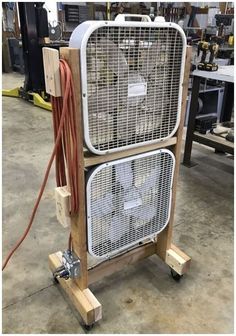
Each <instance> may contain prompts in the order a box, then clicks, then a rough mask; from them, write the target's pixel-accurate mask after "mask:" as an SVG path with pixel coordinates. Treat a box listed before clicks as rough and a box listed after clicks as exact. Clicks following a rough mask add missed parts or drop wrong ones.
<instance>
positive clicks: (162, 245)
mask: <svg viewBox="0 0 236 336" xmlns="http://www.w3.org/2000/svg"><path fill="white" fill-rule="evenodd" d="M191 55H192V47H189V46H188V47H187V51H186V58H185V69H184V80H183V91H182V105H181V117H180V124H179V127H178V130H177V132H176V137H177V142H176V145H175V146H174V150H173V153H174V155H175V159H176V164H175V172H174V178H173V186H172V202H171V213H170V220H169V223H168V225H167V227H166V228H165V229H164V230H163V231H162V232H161V233H160V235H159V236H158V241H157V254H158V255H159V257H160V258H161V259H162V260H164V261H165V259H166V251H167V250H168V249H169V248H170V246H171V242H172V232H173V223H174V213H175V205H176V191H177V182H178V177H179V166H180V155H181V145H182V136H183V127H184V120H185V111H186V103H187V96H188V83H189V74H190V67H191Z"/></svg>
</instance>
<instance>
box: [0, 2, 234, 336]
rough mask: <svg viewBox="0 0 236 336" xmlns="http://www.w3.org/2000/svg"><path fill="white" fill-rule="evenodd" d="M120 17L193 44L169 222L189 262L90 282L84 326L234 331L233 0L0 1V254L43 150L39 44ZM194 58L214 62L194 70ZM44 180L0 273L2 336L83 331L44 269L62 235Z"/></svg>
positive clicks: (61, 41) (48, 118) (47, 123)
mask: <svg viewBox="0 0 236 336" xmlns="http://www.w3.org/2000/svg"><path fill="white" fill-rule="evenodd" d="M43 8H44V9H46V15H45V11H44V10H42V9H43ZM121 13H127V14H128V13H129V14H146V15H149V16H150V18H151V19H152V20H154V19H155V18H156V17H157V16H162V17H164V19H165V21H167V22H168V21H170V22H175V23H178V24H179V25H180V26H181V27H182V28H183V30H184V32H185V34H186V37H187V43H188V45H191V46H192V48H193V52H192V62H191V63H192V65H191V75H190V80H189V90H188V101H187V109H186V118H185V131H184V138H183V143H182V157H181V167H180V178H179V181H178V191H177V205H176V213H175V225H174V241H175V243H176V244H177V245H178V247H180V248H183V249H184V251H185V252H186V253H187V254H188V255H190V256H191V258H192V263H191V268H190V270H189V272H188V273H187V274H186V275H184V276H183V278H182V279H181V281H179V282H175V281H174V280H173V279H172V277H171V275H170V272H169V269H168V266H167V265H165V264H163V263H162V262H161V261H160V260H159V259H157V258H154V256H152V257H149V258H148V259H146V260H143V261H140V262H139V263H137V264H134V265H132V266H127V267H126V268H125V269H124V270H122V271H120V272H118V273H115V274H113V275H111V276H109V277H107V278H104V279H103V280H101V281H99V282H97V283H96V284H94V285H92V286H91V288H92V290H93V292H94V293H95V294H96V297H97V298H98V299H99V301H100V302H102V303H103V319H102V320H101V321H100V322H99V323H98V324H96V325H95V326H94V328H93V329H92V330H91V331H89V332H90V333H98V334H99V333H156V334H158V333H219V334H221V333H233V332H234V323H233V315H234V307H233V305H234V301H233V297H234V291H233V273H234V268H233V264H234V262H233V260H234V258H233V234H234V230H233V211H234V207H233V199H234V197H233V190H234V156H233V155H234V122H233V120H234V118H233V108H234V96H233V91H234V72H233V65H234V2H132V3H131V2H109V3H106V2H89V3H86V2H58V3H56V2H53V1H46V2H45V3H39V2H38V3H37V2H35V3H33V2H32V3H30V2H27V3H26V2H23V3H16V2H3V3H2V14H3V15H2V65H3V75H2V88H3V92H2V93H3V98H2V113H3V117H2V125H3V146H2V155H3V158H2V160H3V165H2V166H3V180H2V181H3V182H2V183H3V190H2V193H3V229H2V233H3V258H4V257H5V256H6V255H7V253H8V251H9V250H10V249H11V248H12V246H13V245H14V244H15V242H16V241H17V239H18V238H19V237H20V236H21V234H22V232H23V231H24V229H25V227H26V225H27V223H28V220H29V216H30V213H31V210H32V207H33V204H34V201H35V199H36V196H37V194H38V191H39V188H40V185H41V182H42V178H43V174H44V171H45V169H46V165H47V162H48V160H49V157H50V154H51V151H52V148H53V141H54V138H53V130H52V114H51V111H50V109H51V107H50V101H49V97H48V95H47V94H46V93H45V83H44V70H43V63H42V47H44V46H49V47H52V48H56V49H59V48H60V47H61V46H68V41H69V38H70V35H71V33H72V31H73V30H74V29H75V28H76V27H77V26H78V25H79V24H80V23H82V22H84V21H86V20H114V18H115V17H116V15H118V14H121ZM23 25H24V26H27V29H25V30H24V31H21V26H23ZM26 48H28V50H29V51H30V52H28V53H27V54H24V50H25V49H26ZM204 57H206V59H204ZM201 64H202V65H203V66H208V68H210V69H211V70H214V69H212V68H214V67H215V66H217V67H218V68H219V70H218V71H209V72H208V73H209V74H207V75H206V74H205V71H203V72H204V75H203V72H202V75H201V73H200V72H201V71H202V70H204V69H202V70H201V69H199V67H201ZM205 70H206V69H205ZM196 71H197V73H196ZM194 72H195V73H194ZM54 188H55V173H54V169H52V171H51V173H50V176H49V182H48V184H47V187H46V190H45V193H44V195H43V198H42V201H41V204H40V207H39V210H38V213H37V216H36V218H35V222H34V224H33V226H32V229H31V231H30V233H29V235H28V237H27V238H26V240H25V241H24V243H23V245H22V246H21V247H20V248H19V250H18V251H17V252H16V254H15V255H14V257H13V258H12V260H11V261H10V263H9V265H8V267H7V268H6V270H5V271H4V273H3V278H2V279H3V282H2V286H3V302H2V305H3V322H2V332H3V333H4V334H9V333H10V334H17V333H85V332H86V333H87V332H88V331H86V330H84V328H83V326H81V317H80V315H79V314H78V312H77V311H76V309H75V308H74V307H73V306H72V304H71V303H70V302H69V300H68V298H67V297H66V295H65V294H64V293H63V292H62V290H60V289H59V286H57V284H56V283H55V282H54V281H53V279H52V275H51V272H50V270H49V268H48V255H49V254H50V253H52V252H54V251H58V250H62V249H65V248H66V246H67V239H68V230H67V229H65V228H63V227H62V226H60V224H59V223H58V221H57V218H56V212H55V200H54Z"/></svg>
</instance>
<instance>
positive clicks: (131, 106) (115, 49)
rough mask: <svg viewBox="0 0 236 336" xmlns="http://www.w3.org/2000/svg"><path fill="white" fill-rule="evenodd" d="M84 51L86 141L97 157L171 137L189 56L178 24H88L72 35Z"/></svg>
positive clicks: (72, 42)
mask: <svg viewBox="0 0 236 336" xmlns="http://www.w3.org/2000/svg"><path fill="white" fill-rule="evenodd" d="M69 46H70V47H72V48H79V49H80V56H81V84H82V108H83V122H84V140H85V144H86V146H87V148H88V149H89V150H90V151H91V152H93V153H95V154H106V153H110V152H115V151H120V150H125V149H128V148H132V147H137V146H141V145H145V144H150V143H154V142H158V141H161V140H164V139H166V138H168V137H171V136H172V135H173V134H174V133H175V131H176V130H177V127H178V124H179V116H180V109H181V94H182V81H183V72H184V60H185V52H186V38H185V35H184V32H183V30H182V29H181V28H180V27H179V26H178V25H177V24H174V23H166V22H163V23H158V22H134V21H130V22H128V21H126V22H118V21H87V22H83V23H82V24H80V25H79V26H78V27H77V28H76V29H75V30H74V31H73V33H72V35H71V38H70V43H69Z"/></svg>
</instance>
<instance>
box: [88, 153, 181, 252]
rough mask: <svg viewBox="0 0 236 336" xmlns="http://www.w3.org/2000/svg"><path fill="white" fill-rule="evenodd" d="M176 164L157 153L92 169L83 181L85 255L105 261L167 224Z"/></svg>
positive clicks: (170, 156) (165, 155)
mask: <svg viewBox="0 0 236 336" xmlns="http://www.w3.org/2000/svg"><path fill="white" fill-rule="evenodd" d="M174 165H175V158H174V155H173V153H172V152H171V151H169V150H167V149H161V150H156V151H152V152H148V153H144V154H139V155H136V156H133V157H129V158H124V159H119V160H117V161H113V162H109V163H104V164H101V165H99V166H97V167H96V168H95V169H94V170H93V171H92V172H90V173H89V177H88V181H87V192H86V194H87V232H88V251H89V253H90V254H91V255H92V256H94V257H110V256H112V255H115V254H118V253H120V252H121V251H122V250H127V249H128V248H129V247H132V246H134V245H135V244H137V243H139V242H142V241H143V240H145V239H148V238H151V239H152V238H155V237H156V235H157V234H158V233H160V232H161V231H162V230H163V229H164V228H165V226H166V225H167V223H168V220H169V213H170V205H171V190H172V179H173V172H174Z"/></svg>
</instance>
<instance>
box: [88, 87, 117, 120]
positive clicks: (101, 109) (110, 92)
mask: <svg viewBox="0 0 236 336" xmlns="http://www.w3.org/2000/svg"><path fill="white" fill-rule="evenodd" d="M115 107H117V87H116V86H115V85H108V86H107V87H104V88H102V89H95V90H94V92H93V93H92V94H91V95H90V96H89V98H88V111H89V113H91V114H92V113H96V114H97V113H98V114H104V113H109V112H112V111H113V110H114V108H115Z"/></svg>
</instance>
